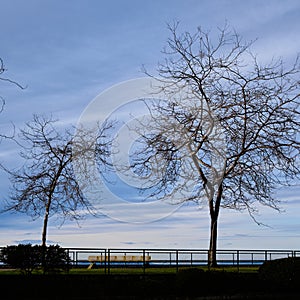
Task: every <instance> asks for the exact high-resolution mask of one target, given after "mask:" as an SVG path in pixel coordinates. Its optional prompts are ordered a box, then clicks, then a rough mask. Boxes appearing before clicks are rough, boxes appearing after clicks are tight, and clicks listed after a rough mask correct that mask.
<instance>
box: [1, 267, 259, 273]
mask: <svg viewBox="0 0 300 300" xmlns="http://www.w3.org/2000/svg"><path fill="white" fill-rule="evenodd" d="M189 268H195V267H179V268H178V269H177V268H176V267H157V268H156V267H151V268H145V270H144V269H143V268H132V267H131V268H129V267H128V268H123V267H118V268H117V267H114V268H110V269H109V270H108V268H107V269H106V270H105V269H104V268H103V267H101V268H94V269H87V268H76V267H73V268H71V269H70V271H69V273H68V274H70V275H73V274H77V275H98V274H99V275H100V274H105V273H106V274H107V273H108V272H109V273H110V274H175V273H176V272H177V271H180V270H182V269H189ZM197 268H199V269H202V270H204V271H208V270H210V271H214V272H239V273H256V272H258V269H259V267H258V266H249V267H248V266H243V267H239V268H238V267H236V266H234V267H232V266H222V267H218V268H210V269H209V268H208V267H206V266H203V267H197ZM0 274H3V275H4V274H7V275H16V274H20V271H19V270H12V269H0ZM33 274H41V271H34V272H33ZM61 274H65V273H61Z"/></svg>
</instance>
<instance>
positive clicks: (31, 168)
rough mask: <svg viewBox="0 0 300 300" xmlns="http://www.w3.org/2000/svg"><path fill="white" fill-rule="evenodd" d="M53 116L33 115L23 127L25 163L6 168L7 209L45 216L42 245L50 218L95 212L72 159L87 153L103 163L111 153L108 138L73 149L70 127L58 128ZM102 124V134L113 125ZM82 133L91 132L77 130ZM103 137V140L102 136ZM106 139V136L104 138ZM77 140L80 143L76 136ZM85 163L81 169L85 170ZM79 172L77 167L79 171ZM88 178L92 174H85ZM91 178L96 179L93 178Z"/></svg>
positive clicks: (36, 216)
mask: <svg viewBox="0 0 300 300" xmlns="http://www.w3.org/2000/svg"><path fill="white" fill-rule="evenodd" d="M55 122H56V120H54V119H53V118H52V117H42V116H38V115H34V117H33V121H31V122H29V123H27V124H26V127H25V129H23V130H21V133H20V136H21V139H22V141H23V142H22V144H21V142H18V143H19V145H20V146H21V149H22V150H21V152H20V156H21V158H22V159H23V160H24V165H23V166H22V167H21V168H20V169H18V170H10V169H8V168H5V167H3V168H4V169H5V170H6V172H8V174H9V176H10V180H11V183H12V188H11V193H10V197H9V201H8V203H7V206H6V209H5V211H17V212H22V213H26V214H28V215H30V216H31V217H33V218H38V217H43V229H42V246H44V247H46V236H47V226H48V221H49V217H51V216H54V215H56V216H58V217H61V218H62V219H63V220H65V219H71V220H79V219H80V218H81V217H82V216H83V214H82V213H81V212H82V210H84V211H85V213H86V210H87V211H88V212H89V213H93V206H92V205H91V204H90V203H89V201H88V200H87V199H85V198H84V196H83V194H82V192H81V189H80V187H79V185H78V183H77V181H76V178H75V175H74V171H73V166H72V161H73V159H74V157H76V156H80V155H82V153H83V152H84V153H85V155H86V153H89V155H91V156H95V155H96V156H97V157H99V158H100V159H101V161H102V164H105V162H106V158H105V157H106V156H108V150H107V149H108V144H109V141H108V139H105V140H106V143H103V144H99V142H98V144H97V147H96V148H95V147H94V145H93V144H92V143H91V144H87V143H85V144H81V145H76V149H77V151H76V152H75V153H74V151H73V143H74V140H73V135H72V133H71V131H70V130H62V131H59V130H58V129H57V128H56V127H55V126H54V125H55ZM110 126H111V125H107V127H106V128H105V127H102V128H103V131H101V132H99V136H101V135H102V134H103V133H104V131H105V130H106V129H107V128H108V127H110ZM78 130H79V133H77V136H80V134H82V135H84V136H86V135H88V134H89V132H87V131H86V130H83V129H78ZM99 140H100V139H99ZM102 140H103V139H102ZM76 143H80V139H77V141H76ZM77 167H78V166H77ZM84 171H85V169H84V166H83V168H82V172H84ZM77 172H78V170H77ZM86 178H87V179H86V180H88V178H89V174H86ZM90 180H93V179H92V178H90Z"/></svg>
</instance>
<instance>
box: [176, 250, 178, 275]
mask: <svg viewBox="0 0 300 300" xmlns="http://www.w3.org/2000/svg"><path fill="white" fill-rule="evenodd" d="M176 273H178V250H176Z"/></svg>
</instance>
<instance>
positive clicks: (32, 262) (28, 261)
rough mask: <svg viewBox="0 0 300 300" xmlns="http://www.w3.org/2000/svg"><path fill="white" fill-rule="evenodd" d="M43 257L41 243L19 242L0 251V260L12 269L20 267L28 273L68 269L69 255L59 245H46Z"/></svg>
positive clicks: (23, 271) (54, 271) (55, 271)
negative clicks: (38, 270) (39, 270)
mask: <svg viewBox="0 0 300 300" xmlns="http://www.w3.org/2000/svg"><path fill="white" fill-rule="evenodd" d="M44 256H45V258H44V259H43V247H42V246H41V245H31V244H19V245H11V246H7V247H4V248H3V249H2V250H1V252H0V261H2V262H3V263H4V264H6V265H8V266H10V267H11V268H14V269H20V271H21V272H22V273H24V274H27V275H30V274H32V272H33V271H34V270H37V269H41V270H42V271H43V272H44V273H58V272H61V271H68V270H69V268H70V257H69V255H68V252H67V251H66V250H65V249H63V248H61V247H60V246H59V245H50V246H48V247H46V250H45V255H44Z"/></svg>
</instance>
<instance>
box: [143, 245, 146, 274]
mask: <svg viewBox="0 0 300 300" xmlns="http://www.w3.org/2000/svg"><path fill="white" fill-rule="evenodd" d="M145 272H146V254H145V249H143V274H144V275H145Z"/></svg>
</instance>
